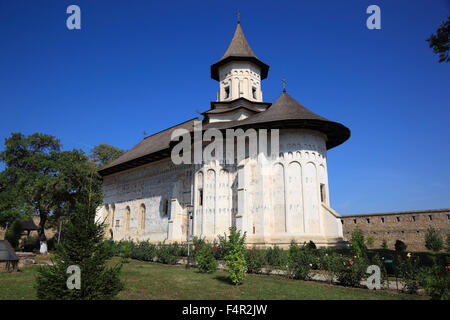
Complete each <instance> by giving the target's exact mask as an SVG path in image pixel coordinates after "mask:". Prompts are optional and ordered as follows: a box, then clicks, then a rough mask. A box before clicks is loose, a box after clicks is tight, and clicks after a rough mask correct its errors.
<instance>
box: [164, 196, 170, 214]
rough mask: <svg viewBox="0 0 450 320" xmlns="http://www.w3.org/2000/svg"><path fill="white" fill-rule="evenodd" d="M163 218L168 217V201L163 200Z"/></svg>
mask: <svg viewBox="0 0 450 320" xmlns="http://www.w3.org/2000/svg"><path fill="white" fill-rule="evenodd" d="M163 209H164V216H167V215H168V213H169V200H167V199H166V200H165V201H164V208H163Z"/></svg>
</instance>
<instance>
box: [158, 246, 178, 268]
mask: <svg viewBox="0 0 450 320" xmlns="http://www.w3.org/2000/svg"><path fill="white" fill-rule="evenodd" d="M179 253H180V252H179V247H178V246H177V245H170V244H159V245H158V247H157V249H156V257H157V258H158V261H159V262H162V263H164V264H177V262H178V261H179V258H180V257H179Z"/></svg>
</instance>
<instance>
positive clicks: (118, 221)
mask: <svg viewBox="0 0 450 320" xmlns="http://www.w3.org/2000/svg"><path fill="white" fill-rule="evenodd" d="M119 227H120V220H116V228H119Z"/></svg>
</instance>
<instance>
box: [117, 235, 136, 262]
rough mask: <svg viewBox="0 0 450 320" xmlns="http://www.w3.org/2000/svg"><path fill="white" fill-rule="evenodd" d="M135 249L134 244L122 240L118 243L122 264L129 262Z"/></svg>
mask: <svg viewBox="0 0 450 320" xmlns="http://www.w3.org/2000/svg"><path fill="white" fill-rule="evenodd" d="M134 250H136V249H135V244H134V243H133V242H132V241H128V240H123V241H120V257H121V258H122V262H123V263H128V262H130V259H131V257H132V256H133V252H134Z"/></svg>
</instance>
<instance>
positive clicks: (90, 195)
mask: <svg viewBox="0 0 450 320" xmlns="http://www.w3.org/2000/svg"><path fill="white" fill-rule="evenodd" d="M84 165H85V166H88V165H87V164H86V163H85V164H84ZM91 170H92V173H91V178H89V177H87V176H86V175H82V174H80V175H78V179H79V185H78V192H77V193H76V194H74V195H72V199H71V202H70V213H69V214H68V217H67V218H68V222H67V223H66V224H64V226H63V230H62V232H63V234H64V238H63V241H61V243H60V244H59V245H58V246H57V249H56V253H55V261H54V264H53V265H50V266H43V267H40V269H39V271H38V275H37V277H36V289H37V296H38V298H39V299H49V300H59V299H61V300H74V299H76V300H96V299H101V300H104V299H112V298H114V297H115V296H116V295H117V294H118V293H119V292H120V291H121V290H122V289H123V287H124V286H123V283H122V282H121V280H120V278H119V275H120V270H121V265H115V266H113V267H107V266H106V263H107V260H108V259H110V258H111V251H110V250H108V246H109V244H107V243H106V242H105V241H103V240H104V232H105V231H104V222H102V221H95V214H96V208H97V207H98V206H99V205H100V204H101V203H102V196H101V192H100V189H101V185H100V184H98V183H96V179H98V177H95V176H96V173H94V170H95V169H94V168H92V166H91ZM69 266H78V267H79V268H80V279H81V287H80V288H79V289H69V288H68V286H67V281H68V277H69V275H68V274H67V270H68V267H69Z"/></svg>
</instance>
